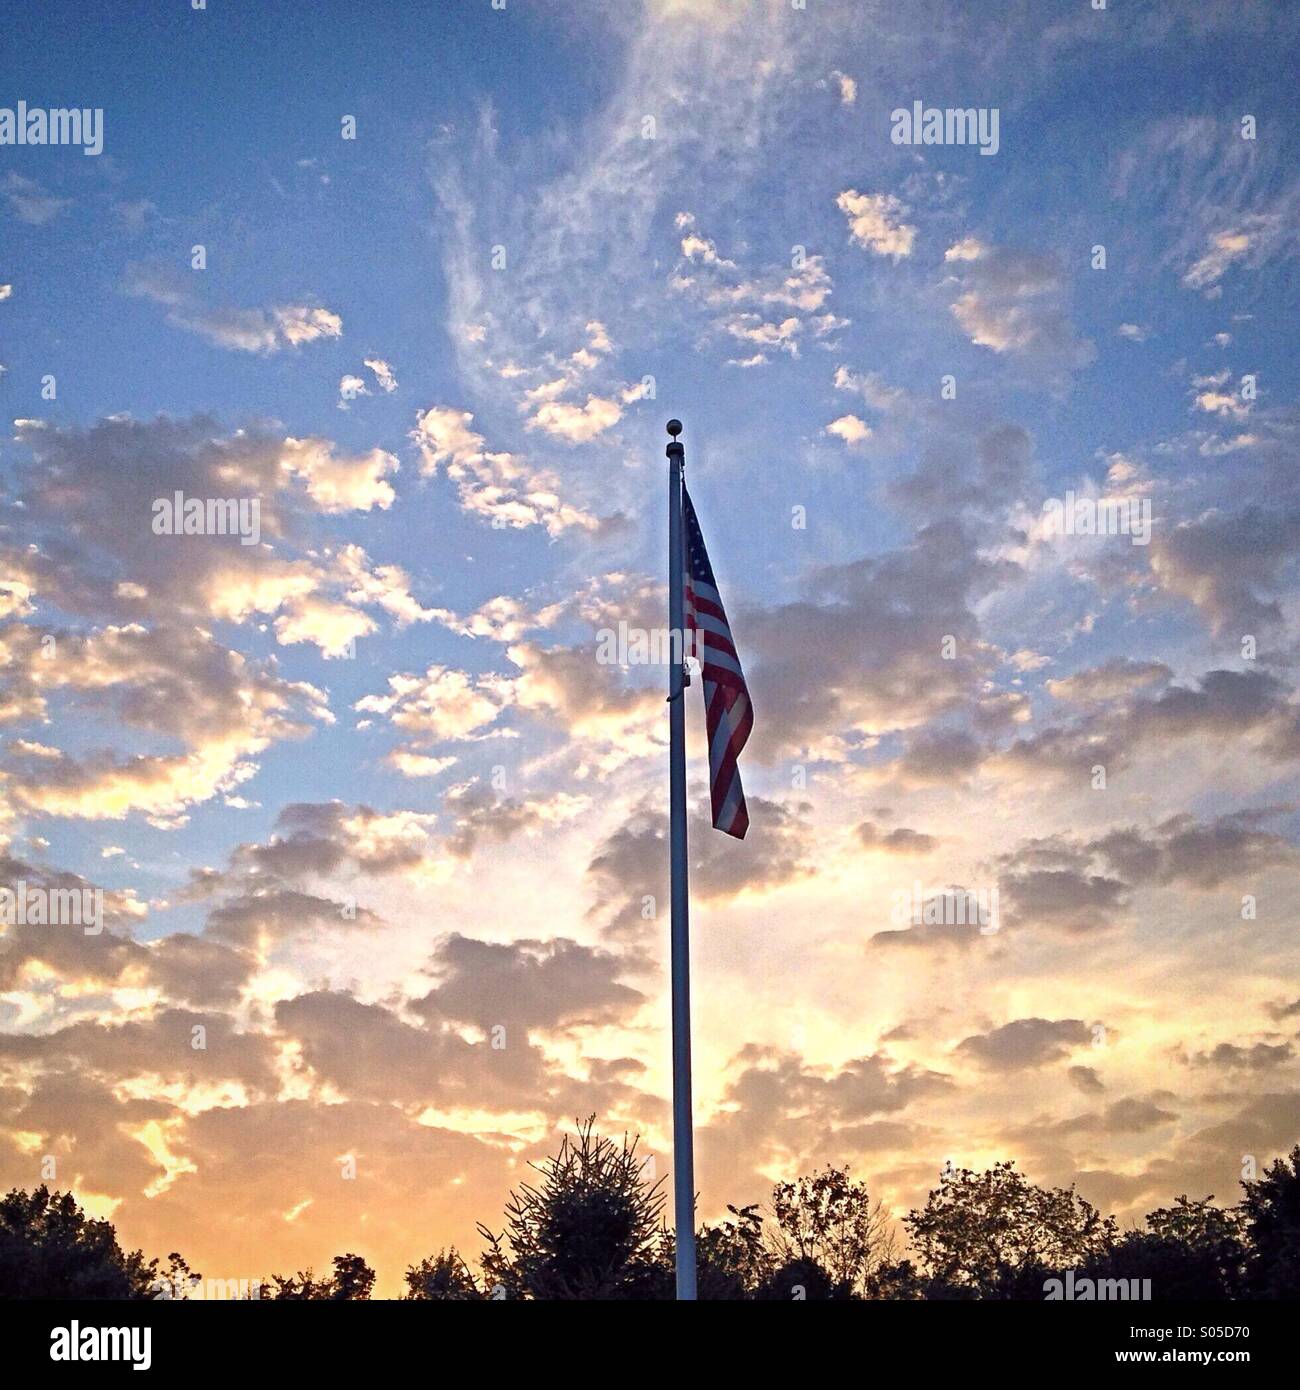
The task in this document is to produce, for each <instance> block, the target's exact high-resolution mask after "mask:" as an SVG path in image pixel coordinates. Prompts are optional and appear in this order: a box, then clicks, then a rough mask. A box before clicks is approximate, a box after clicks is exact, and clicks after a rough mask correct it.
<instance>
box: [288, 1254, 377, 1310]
mask: <svg viewBox="0 0 1300 1390" xmlns="http://www.w3.org/2000/svg"><path fill="white" fill-rule="evenodd" d="M270 1282H271V1284H273V1285H274V1287H275V1292H274V1293H273V1294H271V1298H273V1299H276V1300H280V1301H283V1300H292V1301H295V1302H298V1301H302V1300H312V1301H317V1300H325V1299H332V1300H334V1301H336V1302H347V1303H355V1302H358V1301H361V1300H364V1299H368V1298H369V1297H370V1293H371V1290H372V1289H373V1288H374V1286H375V1271H374V1270H373V1269H371V1267H370V1266H369V1265H368V1264H367V1263H366V1262H365V1260H364V1259H362V1258H361V1256H360V1255H352V1254H347V1255H335V1256H334V1274H333V1276H332V1277H331V1278H329V1279H317V1278H315V1276H314V1275H313V1274H312V1271H311V1270H310V1269H308V1270H305V1271H304V1270H301V1269H300V1270H299V1271H298V1273H297V1274H290V1275H283V1274H273V1275H272V1276H271V1281H270ZM263 1287H267V1286H266V1285H263Z"/></svg>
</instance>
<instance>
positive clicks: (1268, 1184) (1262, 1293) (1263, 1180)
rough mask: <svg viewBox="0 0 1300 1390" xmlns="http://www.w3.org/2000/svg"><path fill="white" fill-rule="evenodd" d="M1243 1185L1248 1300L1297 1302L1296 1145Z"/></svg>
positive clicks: (1299, 1208) (1299, 1207) (1299, 1158)
mask: <svg viewBox="0 0 1300 1390" xmlns="http://www.w3.org/2000/svg"><path fill="white" fill-rule="evenodd" d="M1241 1185H1242V1188H1243V1189H1244V1190H1245V1196H1244V1197H1242V1199H1241V1215H1242V1221H1243V1224H1244V1227H1245V1232H1246V1239H1247V1241H1248V1243H1249V1247H1250V1250H1249V1254H1248V1256H1247V1261H1246V1292H1247V1294H1248V1296H1249V1297H1251V1298H1300V1144H1297V1145H1296V1146H1295V1148H1293V1149H1292V1150H1291V1152H1290V1154H1288V1155H1287V1157H1286V1158H1279V1159H1275V1160H1274V1161H1273V1165H1272V1166H1271V1167H1270V1168H1266V1169H1265V1170H1264V1172H1263V1173H1262V1174H1261V1175H1260V1176H1259V1178H1257V1179H1256V1180H1255V1181H1254V1182H1250V1181H1246V1182H1243V1183H1242V1184H1241Z"/></svg>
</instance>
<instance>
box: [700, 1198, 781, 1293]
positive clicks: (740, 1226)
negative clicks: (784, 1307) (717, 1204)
mask: <svg viewBox="0 0 1300 1390" xmlns="http://www.w3.org/2000/svg"><path fill="white" fill-rule="evenodd" d="M727 1210H728V1211H729V1212H730V1213H731V1219H730V1220H728V1221H721V1222H719V1223H718V1224H717V1225H716V1226H710V1225H707V1224H706V1225H704V1226H701V1227H700V1229H699V1232H698V1233H697V1235H696V1237H695V1264H696V1290H697V1293H698V1296H699V1297H700V1298H701V1299H707V1300H723V1299H732V1300H734V1299H741V1298H752V1297H753V1296H754V1292H755V1290H756V1289H758V1288H760V1287H761V1286H762V1285H763V1284H765V1283H766V1282H767V1281H768V1280H769V1279H771V1277H772V1275H773V1274H774V1273H775V1268H774V1265H773V1261H772V1256H771V1253H770V1251H769V1250H768V1249H767V1248H766V1246H765V1245H764V1243H763V1218H762V1217H761V1216H760V1215H759V1212H758V1207H757V1205H756V1204H755V1205H751V1206H748V1207H740V1208H739V1209H737V1208H736V1207H732V1206H729V1207H728V1208H727Z"/></svg>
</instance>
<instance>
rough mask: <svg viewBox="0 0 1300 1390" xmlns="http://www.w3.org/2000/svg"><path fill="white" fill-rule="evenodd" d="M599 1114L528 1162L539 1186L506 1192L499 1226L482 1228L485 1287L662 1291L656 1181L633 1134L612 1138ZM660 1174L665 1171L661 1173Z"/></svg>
mask: <svg viewBox="0 0 1300 1390" xmlns="http://www.w3.org/2000/svg"><path fill="white" fill-rule="evenodd" d="M594 1127H595V1117H594V1116H592V1117H590V1118H589V1119H588V1120H587V1121H586V1123H585V1124H584V1123H579V1124H578V1132H577V1135H576V1137H575V1136H571V1135H565V1137H564V1141H563V1142H562V1143H561V1145H560V1149H559V1152H558V1153H557V1154H556V1155H555V1156H554V1157H553V1158H548V1159H546V1160H545V1161H544V1162H542V1163H540V1164H533V1165H532V1166H533V1167H534V1168H535V1169H536V1170H537V1172H539V1173H540V1174H541V1181H540V1182H539V1183H537V1185H536V1186H534V1185H532V1184H530V1183H524V1184H523V1185H521V1187H520V1188H519V1191H518V1192H512V1193H511V1194H510V1200H509V1202H508V1203H507V1205H506V1213H505V1217H506V1220H505V1229H504V1231H503V1232H502V1233H501V1234H500V1235H493V1234H492V1232H491V1231H490V1230H489V1229H488V1228H487V1227H486V1226H480V1227H479V1232H480V1234H481V1235H482V1236H483V1238H484V1239H485V1240H486V1241H487V1242H488V1245H489V1248H488V1251H487V1253H486V1254H485V1255H484V1257H483V1262H482V1263H483V1274H484V1278H485V1280H486V1283H487V1286H488V1289H489V1290H490V1291H493V1290H495V1289H498V1288H499V1289H501V1290H502V1291H503V1292H504V1294H505V1296H506V1297H508V1298H555V1299H599V1298H604V1299H634V1298H635V1299H639V1298H654V1297H657V1296H661V1295H663V1294H665V1292H666V1289H667V1286H668V1280H669V1278H670V1275H669V1272H668V1268H667V1264H666V1260H665V1251H666V1247H665V1244H664V1236H665V1233H664V1231H663V1223H662V1215H663V1204H664V1198H663V1193H662V1192H661V1191H660V1187H661V1182H656V1183H649V1182H647V1181H646V1177H645V1172H644V1166H645V1165H644V1163H643V1161H642V1160H641V1159H640V1158H638V1157H637V1154H636V1140H632V1141H631V1143H629V1142H628V1139H627V1136H626V1135H624V1137H623V1142H622V1145H621V1146H620V1145H616V1144H614V1143H613V1142H612V1141H611V1140H609V1139H604V1138H602V1137H600V1136H599V1135H597V1134H596V1133H595V1132H594ZM661 1181H662V1180H661Z"/></svg>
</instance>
